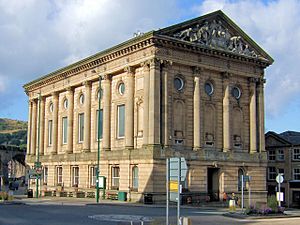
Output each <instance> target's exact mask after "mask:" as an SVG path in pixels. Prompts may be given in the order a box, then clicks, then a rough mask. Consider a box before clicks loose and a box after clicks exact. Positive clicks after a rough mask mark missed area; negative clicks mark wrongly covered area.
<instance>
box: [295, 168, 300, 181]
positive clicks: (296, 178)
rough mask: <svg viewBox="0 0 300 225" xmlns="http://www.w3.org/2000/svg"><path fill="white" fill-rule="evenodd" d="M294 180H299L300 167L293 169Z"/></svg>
mask: <svg viewBox="0 0 300 225" xmlns="http://www.w3.org/2000/svg"><path fill="white" fill-rule="evenodd" d="M293 177H294V180H300V169H299V168H297V169H294V176H293Z"/></svg>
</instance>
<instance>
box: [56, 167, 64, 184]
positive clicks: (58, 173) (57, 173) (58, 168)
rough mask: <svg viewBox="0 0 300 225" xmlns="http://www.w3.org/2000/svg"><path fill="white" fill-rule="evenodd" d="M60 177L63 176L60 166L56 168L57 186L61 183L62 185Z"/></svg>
mask: <svg viewBox="0 0 300 225" xmlns="http://www.w3.org/2000/svg"><path fill="white" fill-rule="evenodd" d="M62 176H63V168H62V166H58V167H56V177H57V180H56V183H57V185H62V183H63V179H62Z"/></svg>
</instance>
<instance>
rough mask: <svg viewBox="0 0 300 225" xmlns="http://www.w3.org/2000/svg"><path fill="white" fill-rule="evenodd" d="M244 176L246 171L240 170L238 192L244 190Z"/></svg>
mask: <svg viewBox="0 0 300 225" xmlns="http://www.w3.org/2000/svg"><path fill="white" fill-rule="evenodd" d="M242 176H244V171H243V170H242V169H239V171H238V191H241V190H242Z"/></svg>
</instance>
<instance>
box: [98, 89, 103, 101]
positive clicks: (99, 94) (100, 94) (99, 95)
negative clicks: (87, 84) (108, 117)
mask: <svg viewBox="0 0 300 225" xmlns="http://www.w3.org/2000/svg"><path fill="white" fill-rule="evenodd" d="M102 96H103V90H102V89H101V90H98V91H97V98H98V99H99V97H100V98H102Z"/></svg>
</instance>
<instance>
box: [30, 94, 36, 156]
mask: <svg viewBox="0 0 300 225" xmlns="http://www.w3.org/2000/svg"><path fill="white" fill-rule="evenodd" d="M36 124H37V101H36V99H33V100H32V118H31V141H30V142H31V143H30V145H31V147H30V153H31V155H35V152H36V143H37V138H36V133H37V132H36V131H37V125H36Z"/></svg>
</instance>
